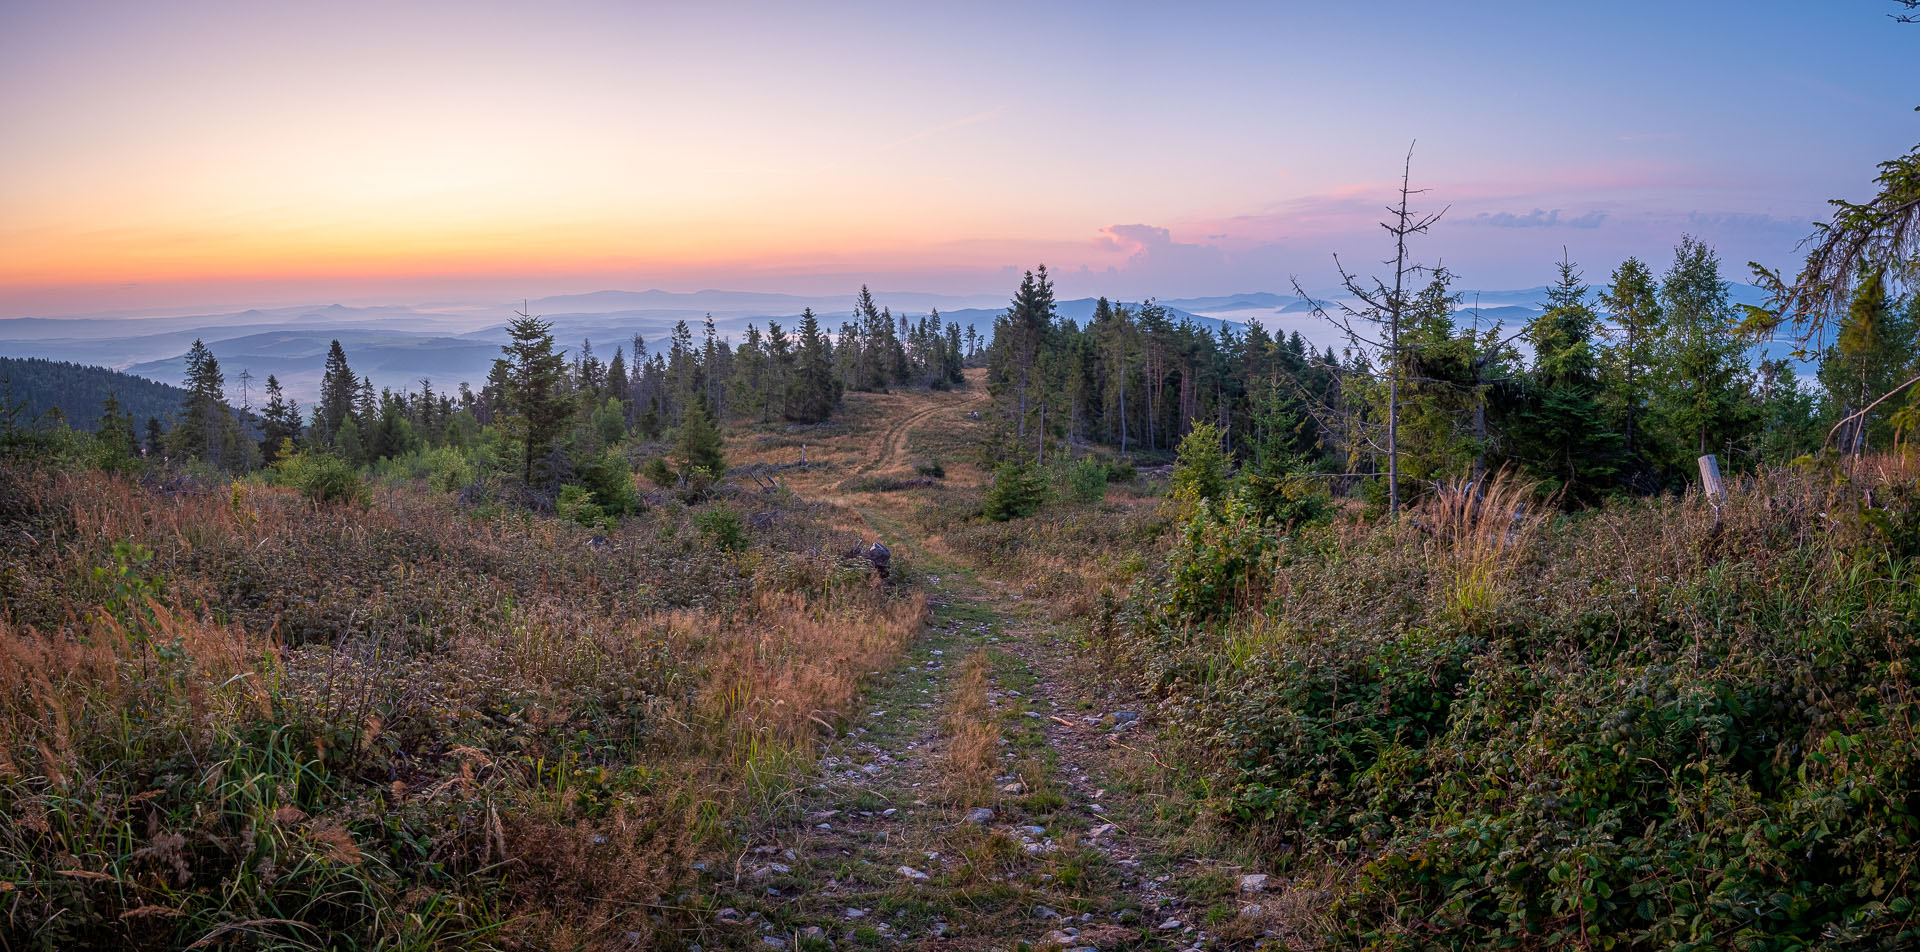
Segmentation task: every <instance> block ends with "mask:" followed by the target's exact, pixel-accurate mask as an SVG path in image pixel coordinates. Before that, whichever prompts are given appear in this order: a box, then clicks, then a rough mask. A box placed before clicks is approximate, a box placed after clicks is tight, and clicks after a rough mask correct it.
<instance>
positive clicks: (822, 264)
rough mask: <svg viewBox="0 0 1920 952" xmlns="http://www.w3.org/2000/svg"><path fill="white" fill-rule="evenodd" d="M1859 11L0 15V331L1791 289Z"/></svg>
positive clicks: (1873, 96)
mask: <svg viewBox="0 0 1920 952" xmlns="http://www.w3.org/2000/svg"><path fill="white" fill-rule="evenodd" d="M1893 9H1895V6H1894V4H1892V3H1890V2H1887V0H1822V2H1818V3H1809V2H1805V0H1776V2H1768V0H1753V2H1739V3H1736V2H1698V0H1662V2H1638V0H1627V2H1619V3H1612V4H1561V3H1540V2H1537V0H1532V2H1475V3H1461V2H1432V0H1428V2H1423V3H1417V2H1399V0H1380V2H1370V3H1365V4H1348V3H1327V2H1325V0H1318V2H1281V0H1274V2H1265V3H1246V4H1236V3H1206V2H1183V3H1179V4H1167V3H1129V2H1118V0H1106V2H1099V3H1046V2H1028V3H1006V4H1000V3H991V2H966V3H944V4H931V3H928V4H922V3H898V2H889V3H873V4H853V3H818V4H794V3H773V2H766V3H726V2H707V3H697V4H689V3H646V2H625V3H569V2H561V0H549V2H542V3H537V4H535V3H490V2H485V0H464V2H459V3H444V4H441V3H398V2H383V3H356V2H329V3H325V4H296V3H259V2H243V3H200V2H191V0H182V2H169V3H150V2H138V3H99V2H88V0H60V2H40V0H7V2H5V3H4V4H0V317H16V316H26V315H35V316H54V315H69V314H86V313H102V312H113V313H138V312H152V311H157V310H164V309H167V308H182V307H188V306H213V305H221V306H227V305H231V306H235V307H239V306H266V305H273V304H290V303H316V302H330V301H343V302H350V303H351V302H363V303H364V302H373V301H388V302H398V301H416V302H417V301H427V300H438V299H447V300H455V299H457V300H479V299H490V298H493V297H500V298H502V299H506V298H512V299H518V298H520V297H523V296H539V295H543V294H552V293H564V292H573V291H588V290H594V289H599V288H625V289H642V288H650V287H658V288H664V289H668V290H696V289H700V288H728V289H741V290H769V291H772V290H778V291H790V292H795V293H844V292H846V291H848V290H850V289H852V288H853V287H856V286H858V285H859V284H861V283H868V284H872V285H873V286H874V287H875V288H893V289H900V290H916V291H926V292H936V293H950V294H983V293H993V292H1002V291H1004V292H1008V293H1010V292H1011V291H1012V289H1013V287H1014V285H1015V283H1017V275H1018V273H1019V271H1020V270H1021V269H1024V268H1029V267H1032V266H1034V265H1035V264H1039V263H1045V264H1047V265H1048V266H1049V267H1050V268H1051V270H1052V271H1053V273H1054V275H1055V279H1056V284H1057V286H1058V288H1059V290H1060V292H1061V293H1062V294H1063V295H1065V296H1079V295H1082V294H1107V295H1111V296H1115V297H1127V298H1135V297H1143V296H1149V295H1151V296H1158V297H1168V298H1171V297H1182V296H1194V295H1202V294H1227V293H1235V292H1241V291H1251V290H1276V291H1278V290H1284V289H1285V288H1286V287H1287V286H1288V283H1289V280H1290V278H1292V277H1293V276H1299V277H1300V278H1301V279H1302V280H1303V281H1304V282H1305V283H1306V284H1307V286H1309V287H1320V286H1325V285H1327V284H1328V283H1330V281H1331V278H1332V274H1333V271H1332V263H1333V258H1332V256H1333V255H1334V254H1336V253H1337V254H1339V255H1340V256H1341V260H1343V261H1346V262H1348V263H1349V264H1352V265H1354V266H1356V267H1360V268H1372V267H1375V266H1376V263H1377V262H1378V260H1379V259H1380V258H1383V257H1386V256H1387V255H1388V254H1390V252H1391V248H1390V246H1388V245H1387V244H1386V243H1385V242H1384V241H1383V235H1382V233H1381V231H1380V229H1379V227H1378V226H1377V224H1375V223H1376V222H1377V221H1378V219H1379V218H1380V216H1381V214H1382V212H1383V206H1385V205H1386V204H1387V203H1388V201H1389V200H1391V199H1392V198H1393V194H1394V189H1395V188H1396V187H1397V185H1398V180H1399V176H1400V173H1401V171H1402V167H1403V163H1404V162H1405V161H1406V158H1407V155H1408V152H1409V150H1410V149H1411V153H1412V162H1411V167H1412V180H1413V184H1414V185H1415V186H1416V187H1421V188H1425V189H1426V191H1425V192H1424V193H1423V194H1421V195H1419V196H1417V197H1416V204H1417V207H1419V208H1422V209H1425V210H1430V211H1439V210H1441V209H1445V215H1444V217H1443V218H1442V219H1441V221H1440V223H1439V224H1437V225H1436V226H1435V227H1434V228H1433V229H1432V231H1431V232H1430V233H1429V234H1428V235H1425V236H1422V237H1420V238H1419V239H1417V241H1416V244H1415V247H1414V252H1415V254H1416V256H1418V257H1419V258H1421V259H1422V260H1424V261H1426V262H1428V263H1435V262H1439V263H1444V264H1446V265H1448V266H1450V267H1451V268H1452V269H1453V270H1454V271H1455V272H1456V273H1458V274H1459V275H1460V280H1461V282H1462V286H1469V287H1486V288H1492V287H1528V286H1533V285H1538V284H1542V283H1545V282H1546V281H1547V280H1549V278H1550V277H1551V274H1552V263H1553V262H1554V261H1557V260H1558V259H1559V258H1560V257H1561V254H1562V251H1563V249H1564V250H1565V253H1566V254H1568V255H1570V256H1571V257H1572V258H1573V259H1574V260H1576V261H1577V262H1579V263H1580V264H1581V265H1582V266H1583V268H1584V269H1585V270H1586V271H1587V272H1588V275H1589V278H1590V279H1596V280H1599V279H1604V276H1605V274H1606V273H1607V272H1608V271H1610V270H1611V269H1612V268H1613V267H1614V266H1615V265H1616V264H1617V263H1618V262H1619V261H1620V260H1621V259H1622V258H1624V257H1625V256H1627V255H1629V254H1633V255H1639V256H1640V257H1642V258H1643V259H1647V260H1651V261H1655V262H1662V261H1664V260H1665V259H1666V258H1667V257H1668V256H1670V254H1671V248H1672V246H1673V245H1674V243H1675V242H1676V241H1677V240H1678V239H1679V237H1680V236H1681V235H1682V234H1683V233H1691V234H1695V235H1698V236H1700V237H1702V238H1704V239H1706V240H1708V241H1709V242H1711V243H1713V244H1714V245H1715V246H1716V247H1717V248H1718V249H1719V250H1720V253H1721V256H1722V258H1723V260H1724V261H1726V262H1727V264H1728V269H1729V272H1730V273H1729V277H1734V278H1740V277H1744V275H1745V273H1746V269H1745V263H1746V262H1747V261H1748V260H1750V259H1759V260H1761V261H1762V262H1763V263H1767V264H1770V265H1775V266H1783V265H1791V264H1792V263H1793V258H1792V254H1793V249H1794V247H1795V245H1796V243H1797V242H1798V241H1799V240H1800V239H1801V238H1803V237H1805V235H1806V234H1807V233H1808V231H1809V230H1810V228H1811V224H1812V222H1814V221H1815V220H1817V219H1819V218H1821V217H1823V216H1824V214H1825V209H1826V204H1825V203H1826V200H1827V199H1829V198H1835V197H1849V198H1854V199H1864V198H1866V197H1868V196H1869V195H1870V194H1871V191H1872V188H1871V181H1872V176H1873V171H1874V166H1875V165H1876V163H1878V162H1880V161H1883V160H1886V159H1888V158H1892V157H1893V156H1895V155H1898V154H1901V153H1904V152H1905V151H1906V150H1907V149H1910V148H1912V147H1914V143H1915V142H1917V141H1920V112H1915V111H1913V107H1914V106H1915V105H1916V104H1920V69H1915V68H1914V65H1913V64H1914V63H1915V62H1920V26H1902V25H1898V24H1895V23H1893V22H1892V21H1891V20H1890V19H1889V18H1888V16H1887V14H1888V13H1889V12H1890V11H1892V10H1893Z"/></svg>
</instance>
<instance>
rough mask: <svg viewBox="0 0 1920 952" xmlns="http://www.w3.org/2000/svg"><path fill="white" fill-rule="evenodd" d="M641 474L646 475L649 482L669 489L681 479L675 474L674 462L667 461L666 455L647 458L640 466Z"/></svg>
mask: <svg viewBox="0 0 1920 952" xmlns="http://www.w3.org/2000/svg"><path fill="white" fill-rule="evenodd" d="M640 475H642V476H645V477H646V478H647V482H650V483H652V484H654V485H655V486H659V487H660V488H662V489H667V488H669V487H671V486H673V484H674V483H677V482H679V481H680V477H678V476H675V475H674V472H673V464H672V463H669V462H667V458H666V457H664V456H655V457H653V458H651V459H649V460H647V461H646V463H645V464H644V465H642V466H641V467H640Z"/></svg>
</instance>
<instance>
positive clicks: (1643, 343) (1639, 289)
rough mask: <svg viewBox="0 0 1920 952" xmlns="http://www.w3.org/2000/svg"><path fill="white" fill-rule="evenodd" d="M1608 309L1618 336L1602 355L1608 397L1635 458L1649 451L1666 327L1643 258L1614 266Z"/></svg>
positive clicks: (1610, 331)
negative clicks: (1650, 409)
mask: <svg viewBox="0 0 1920 952" xmlns="http://www.w3.org/2000/svg"><path fill="white" fill-rule="evenodd" d="M1600 305H1601V306H1602V307H1604V308H1606V310H1607V317H1608V319H1609V322H1610V323H1609V325H1608V327H1607V329H1606V333H1607V336H1608V337H1609V338H1611V339H1612V346H1610V347H1608V348H1607V349H1606V351H1605V353H1604V354H1603V355H1602V357H1601V380H1602V384H1603V397H1602V401H1603V402H1604V404H1605V405H1606V407H1607V410H1608V412H1609V413H1610V414H1611V416H1612V417H1613V421H1614V426H1616V427H1617V428H1618V429H1619V432H1620V439H1621V446H1622V449H1623V450H1624V451H1625V452H1626V454H1627V455H1628V456H1629V457H1632V456H1634V455H1635V454H1647V453H1648V452H1650V450H1651V448H1650V447H1648V446H1647V444H1646V439H1645V438H1644V437H1643V436H1642V432H1643V430H1644V429H1645V427H1646V417H1647V405H1648V403H1649V401H1650V400H1651V398H1652V380H1653V377H1654V367H1655V361H1656V359H1657V357H1656V350H1655V347H1656V345H1657V344H1658V343H1659V341H1660V338H1661V336H1662V335H1663V333H1664V331H1663V329H1662V324H1663V321H1662V318H1661V314H1660V298H1659V294H1658V292H1657V291H1656V290H1655V289H1654V284H1653V272H1652V271H1650V270H1648V269H1647V266H1646V265H1644V264H1641V263H1640V259H1638V258H1628V259H1627V260H1625V261H1623V262H1621V263H1620V267H1618V268H1616V269H1614V272H1613V282H1612V284H1610V285H1609V286H1608V287H1607V290H1606V291H1604V292H1602V293H1601V295H1600Z"/></svg>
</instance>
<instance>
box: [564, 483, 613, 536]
mask: <svg viewBox="0 0 1920 952" xmlns="http://www.w3.org/2000/svg"><path fill="white" fill-rule="evenodd" d="M554 508H555V509H557V510H558V511H559V513H560V518H562V519H565V520H566V521H568V522H571V523H575V524H577V525H583V526H587V527H589V528H596V529H597V528H599V527H600V526H601V525H602V524H603V523H605V522H606V521H607V512H606V510H605V509H602V508H600V504H599V503H597V502H595V501H594V498H593V490H590V489H588V488H587V487H585V486H581V485H579V484H577V483H568V484H567V485H565V486H562V487H560V499H559V501H558V502H557V503H555V504H554Z"/></svg>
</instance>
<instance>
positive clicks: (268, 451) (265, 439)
mask: <svg viewBox="0 0 1920 952" xmlns="http://www.w3.org/2000/svg"><path fill="white" fill-rule="evenodd" d="M300 436H301V422H300V404H299V403H298V402H297V401H294V400H289V399H287V395H286V391H284V390H282V389H281V387H280V380H279V378H277V377H275V376H274V375H273V374H268V375H267V406H266V409H265V411H263V412H262V414H261V417H260V457H261V459H263V460H265V461H266V462H268V463H271V462H273V461H274V460H275V459H278V458H279V453H280V447H281V445H282V444H283V443H285V442H286V441H288V440H292V441H293V443H294V444H295V445H298V444H299V442H300Z"/></svg>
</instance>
